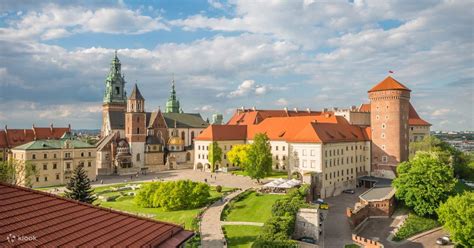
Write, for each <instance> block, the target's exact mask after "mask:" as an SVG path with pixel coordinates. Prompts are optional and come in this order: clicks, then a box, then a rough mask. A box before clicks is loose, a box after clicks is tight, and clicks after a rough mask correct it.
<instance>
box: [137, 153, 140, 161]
mask: <svg viewBox="0 0 474 248" xmlns="http://www.w3.org/2000/svg"><path fill="white" fill-rule="evenodd" d="M137 161H140V153H138V154H137Z"/></svg>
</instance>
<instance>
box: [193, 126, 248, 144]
mask: <svg viewBox="0 0 474 248" xmlns="http://www.w3.org/2000/svg"><path fill="white" fill-rule="evenodd" d="M246 136H247V126H245V125H210V126H208V127H207V128H206V129H204V131H202V133H201V134H199V136H198V137H196V139H195V140H245V137H246Z"/></svg>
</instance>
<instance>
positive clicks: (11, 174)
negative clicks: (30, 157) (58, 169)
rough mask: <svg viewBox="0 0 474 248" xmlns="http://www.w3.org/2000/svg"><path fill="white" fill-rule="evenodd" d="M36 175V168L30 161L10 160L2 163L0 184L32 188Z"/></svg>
mask: <svg viewBox="0 0 474 248" xmlns="http://www.w3.org/2000/svg"><path fill="white" fill-rule="evenodd" d="M36 175H38V172H37V170H36V167H35V166H34V165H32V164H31V163H29V162H28V161H26V162H23V161H20V160H16V159H9V160H8V161H3V162H0V182H4V183H9V184H13V185H20V186H25V187H30V188H31V187H32V186H33V178H34V177H35V176H36Z"/></svg>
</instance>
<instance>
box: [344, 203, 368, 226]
mask: <svg viewBox="0 0 474 248" xmlns="http://www.w3.org/2000/svg"><path fill="white" fill-rule="evenodd" d="M346 216H347V218H348V220H349V224H350V225H351V227H352V228H357V226H358V225H359V224H360V223H362V222H364V220H365V219H367V218H369V216H370V213H369V206H368V205H362V206H360V207H358V208H356V209H354V210H353V209H352V208H347V209H346Z"/></svg>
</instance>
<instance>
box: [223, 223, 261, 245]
mask: <svg viewBox="0 0 474 248" xmlns="http://www.w3.org/2000/svg"><path fill="white" fill-rule="evenodd" d="M223 228H224V233H225V236H226V239H227V246H228V247H232V248H247V247H252V243H253V242H254V241H255V240H256V239H257V237H258V235H259V234H260V233H261V232H262V227H259V226H223Z"/></svg>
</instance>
